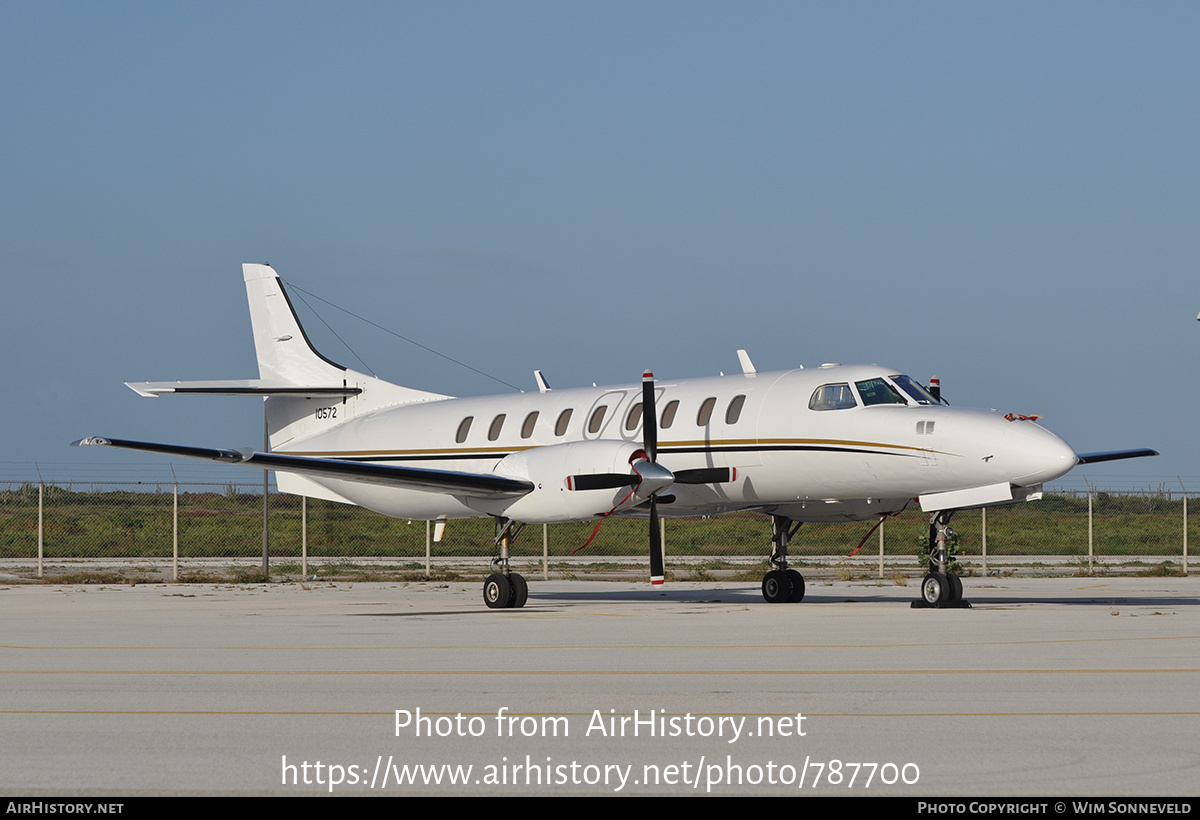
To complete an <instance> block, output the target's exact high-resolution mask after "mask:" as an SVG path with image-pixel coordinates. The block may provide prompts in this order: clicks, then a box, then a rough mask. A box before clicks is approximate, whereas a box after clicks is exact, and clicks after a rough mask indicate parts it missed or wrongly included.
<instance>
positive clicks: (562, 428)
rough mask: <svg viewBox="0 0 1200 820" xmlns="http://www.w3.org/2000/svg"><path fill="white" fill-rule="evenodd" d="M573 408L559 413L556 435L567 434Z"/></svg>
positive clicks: (555, 428) (555, 429)
mask: <svg viewBox="0 0 1200 820" xmlns="http://www.w3.org/2000/svg"><path fill="white" fill-rule="evenodd" d="M571 412H572V411H571V408H570V407H568V408H567V409H566V410H564V411H562V412H561V413H559V414H558V421H557V422H556V423H555V424H554V435H556V436H565V435H566V434H567V425H568V424H570V423H571Z"/></svg>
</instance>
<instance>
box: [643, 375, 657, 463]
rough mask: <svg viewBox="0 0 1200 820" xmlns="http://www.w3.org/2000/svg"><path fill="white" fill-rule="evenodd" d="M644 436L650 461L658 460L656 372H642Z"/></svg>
mask: <svg viewBox="0 0 1200 820" xmlns="http://www.w3.org/2000/svg"><path fill="white" fill-rule="evenodd" d="M642 438H643V439H644V443H645V446H646V455H647V456H648V457H649V459H650V461H652V462H657V461H658V415H657V413H655V410H654V374H653V373H651V372H650V371H649V370H647V371H646V372H645V373H643V374H642Z"/></svg>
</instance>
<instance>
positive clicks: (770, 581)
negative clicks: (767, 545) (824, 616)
mask: <svg viewBox="0 0 1200 820" xmlns="http://www.w3.org/2000/svg"><path fill="white" fill-rule="evenodd" d="M803 523H804V522H802V521H792V519H790V518H788V517H787V516H784V515H772V516H771V558H770V561H771V566H773V567H775V569H773V570H771V571H770V572H768V573H767V574H766V575H764V576H763V581H762V594H763V598H765V599H766V600H767V603H769V604H782V603H785V602H786V603H789V604H795V603H799V602H800V601H802V600H804V576H803V575H801V574H800V573H799V572H797V571H796V570H794V569H788V565H787V548H788V540H789V539H790V538H791V537H792V536H793V535H795V534H796V532H797V530H799V529H800V526H801V524H803Z"/></svg>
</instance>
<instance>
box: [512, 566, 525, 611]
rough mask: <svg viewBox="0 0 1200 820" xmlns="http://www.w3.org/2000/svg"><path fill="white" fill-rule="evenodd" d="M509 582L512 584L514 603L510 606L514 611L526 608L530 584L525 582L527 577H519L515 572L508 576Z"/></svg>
mask: <svg viewBox="0 0 1200 820" xmlns="http://www.w3.org/2000/svg"><path fill="white" fill-rule="evenodd" d="M508 582H509V583H510V584H512V590H513V591H512V603H510V604H509V606H511V607H512V608H514V609H520V608H521V607H523V606H525V602H526V601H528V600H529V584H528V583H527V582H526V581H525V577H524V576H522V575H517V574H516V573H515V572H514V573H513V574H512V575H510V576H508Z"/></svg>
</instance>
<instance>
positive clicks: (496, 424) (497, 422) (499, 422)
mask: <svg viewBox="0 0 1200 820" xmlns="http://www.w3.org/2000/svg"><path fill="white" fill-rule="evenodd" d="M503 426H504V414H503V413H501V414H500V415H498V416H496V418H494V419H492V426H491V427H489V428H488V441H495V440H496V439H498V438H500V428H502V427H503Z"/></svg>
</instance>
